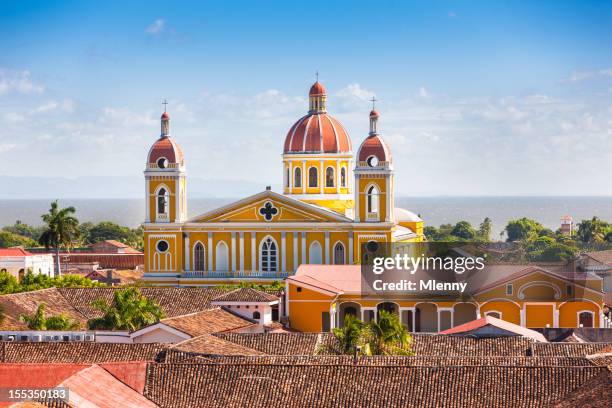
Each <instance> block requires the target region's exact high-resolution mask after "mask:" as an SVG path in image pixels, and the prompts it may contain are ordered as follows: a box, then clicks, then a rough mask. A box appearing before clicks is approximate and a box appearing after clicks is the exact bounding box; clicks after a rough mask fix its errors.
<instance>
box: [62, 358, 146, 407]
mask: <svg viewBox="0 0 612 408" xmlns="http://www.w3.org/2000/svg"><path fill="white" fill-rule="evenodd" d="M58 386H60V387H67V388H68V389H69V390H70V393H69V395H70V399H69V401H70V403H71V405H74V406H77V407H80V406H89V407H98V408H115V407H120V406H121V407H139V408H140V407H142V408H146V407H156V405H155V404H154V403H153V402H151V401H149V400H148V399H147V398H145V397H144V396H143V395H141V394H140V393H138V392H137V391H135V390H134V389H132V388H130V387H129V386H127V385H126V384H124V383H122V382H121V381H119V380H118V379H117V378H116V377H115V376H113V375H112V374H111V373H109V372H108V371H106V370H105V369H104V368H102V367H100V366H98V365H92V366H90V367H88V368H85V369H83V370H81V371H79V372H78V373H75V374H74V375H72V376H70V377H69V378H67V379H66V380H64V381H63V382H61V383H60V384H58Z"/></svg>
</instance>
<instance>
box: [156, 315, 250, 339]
mask: <svg viewBox="0 0 612 408" xmlns="http://www.w3.org/2000/svg"><path fill="white" fill-rule="evenodd" d="M161 323H163V324H165V325H167V326H170V327H172V328H174V329H176V330H179V331H181V332H183V333H185V334H188V335H190V336H192V337H196V336H200V335H202V334H209V333H219V332H225V331H231V330H237V329H242V328H245V327H250V326H254V325H256V323H254V322H253V321H251V320H247V319H245V318H243V317H240V316H237V315H235V314H233V313H230V312H228V311H226V310H224V309H221V308H214V309H209V310H204V311H201V312H196V313H190V314H187V315H183V316H176V317H171V318H168V319H163V320H161Z"/></svg>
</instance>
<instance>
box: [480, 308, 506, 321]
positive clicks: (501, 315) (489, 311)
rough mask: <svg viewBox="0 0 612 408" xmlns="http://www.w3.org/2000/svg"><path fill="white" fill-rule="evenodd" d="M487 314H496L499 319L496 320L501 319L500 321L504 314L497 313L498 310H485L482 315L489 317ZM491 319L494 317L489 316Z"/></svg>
mask: <svg viewBox="0 0 612 408" xmlns="http://www.w3.org/2000/svg"><path fill="white" fill-rule="evenodd" d="M489 313H497V314H498V315H499V317H497V319H502V320H503V319H504V314H503V313H502V312H501V311H499V310H487V311H486V312H485V314H484V315H485V317H486V316H489ZM491 317H495V316H491Z"/></svg>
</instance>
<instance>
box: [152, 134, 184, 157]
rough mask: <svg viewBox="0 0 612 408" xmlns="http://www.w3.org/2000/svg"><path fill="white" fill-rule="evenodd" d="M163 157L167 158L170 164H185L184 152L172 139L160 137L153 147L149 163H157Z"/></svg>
mask: <svg viewBox="0 0 612 408" xmlns="http://www.w3.org/2000/svg"><path fill="white" fill-rule="evenodd" d="M162 157H165V158H166V159H167V160H168V163H174V164H176V163H183V150H182V149H181V147H180V146H179V145H178V143H176V142H175V141H174V140H172V138H170V137H160V138H159V139H157V141H156V142H155V143H153V146H151V150H149V157H148V160H147V162H148V163H157V160H159V159H160V158H162Z"/></svg>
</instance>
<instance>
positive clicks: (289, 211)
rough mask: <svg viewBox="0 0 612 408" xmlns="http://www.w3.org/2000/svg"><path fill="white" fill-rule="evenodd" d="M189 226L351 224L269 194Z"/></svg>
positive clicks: (204, 216) (207, 215)
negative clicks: (304, 223) (222, 224)
mask: <svg viewBox="0 0 612 408" xmlns="http://www.w3.org/2000/svg"><path fill="white" fill-rule="evenodd" d="M188 222H190V223H218V222H236V223H250V222H262V223H275V222H351V220H350V219H349V218H347V217H345V216H343V215H340V214H337V213H335V212H333V211H331V210H327V209H324V208H320V207H317V206H314V205H311V204H308V203H304V202H302V201H299V200H295V199H293V198H289V197H286V196H283V195H281V194H278V193H274V192H272V191H269V190H266V191H264V192H262V193H259V194H255V195H253V196H251V197H247V198H245V199H243V200H239V201H236V202H234V203H231V204H228V205H225V206H223V207H220V208H217V209H215V210H212V211H209V212H207V213H205V214H202V215H199V216H196V217H193V218H192V219H190V220H189V221H188Z"/></svg>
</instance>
